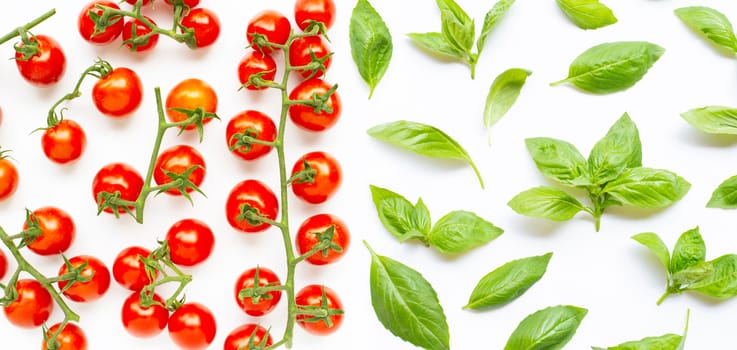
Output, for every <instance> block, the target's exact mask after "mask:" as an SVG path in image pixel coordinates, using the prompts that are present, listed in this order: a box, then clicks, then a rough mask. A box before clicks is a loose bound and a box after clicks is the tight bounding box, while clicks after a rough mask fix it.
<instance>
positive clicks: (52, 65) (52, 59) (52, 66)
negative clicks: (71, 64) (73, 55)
mask: <svg viewBox="0 0 737 350" xmlns="http://www.w3.org/2000/svg"><path fill="white" fill-rule="evenodd" d="M30 41H31V42H36V43H38V52H37V53H36V54H35V55H33V56H31V58H29V59H28V60H25V61H23V54H21V53H20V52H16V53H15V64H16V66H18V71H19V72H20V75H21V76H23V78H24V79H26V81H28V82H29V83H31V84H34V85H39V86H47V85H51V84H54V83H56V82H57V81H59V79H61V77H62V76H63V75H64V71H65V70H66V66H67V59H66V57H65V56H64V50H62V48H61V46H60V45H59V43H58V42H56V40H54V39H52V38H51V37H49V36H46V35H36V36H32V37H31V38H30ZM24 46H25V44H23V43H20V44H19V45H18V47H19V48H22V47H24Z"/></svg>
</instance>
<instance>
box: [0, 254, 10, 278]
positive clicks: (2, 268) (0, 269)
mask: <svg viewBox="0 0 737 350" xmlns="http://www.w3.org/2000/svg"><path fill="white" fill-rule="evenodd" d="M6 272H8V258H6V257H5V253H3V251H2V250H0V280H2V279H3V277H5V273H6Z"/></svg>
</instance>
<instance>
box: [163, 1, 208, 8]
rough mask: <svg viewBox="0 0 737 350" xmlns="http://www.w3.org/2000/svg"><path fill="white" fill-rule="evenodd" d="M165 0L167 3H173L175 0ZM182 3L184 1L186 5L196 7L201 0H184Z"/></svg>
mask: <svg viewBox="0 0 737 350" xmlns="http://www.w3.org/2000/svg"><path fill="white" fill-rule="evenodd" d="M165 2H166V4H167V5H172V3H173V2H174V1H172V0H166V1H165ZM182 3H184V5H186V6H189V7H195V6H197V5H199V4H200V0H183V1H182Z"/></svg>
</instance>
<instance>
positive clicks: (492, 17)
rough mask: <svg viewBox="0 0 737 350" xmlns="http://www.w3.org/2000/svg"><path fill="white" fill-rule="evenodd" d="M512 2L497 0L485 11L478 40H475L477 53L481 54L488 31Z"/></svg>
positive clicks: (512, 0)
mask: <svg viewBox="0 0 737 350" xmlns="http://www.w3.org/2000/svg"><path fill="white" fill-rule="evenodd" d="M513 4H514V0H499V2H497V3H496V4H494V7H492V8H491V10H489V12H487V13H486V16H485V17H484V26H483V27H482V28H481V33H480V34H479V38H478V40H476V52H477V53H478V54H479V55H480V54H481V51H483V50H484V44H485V43H486V38H487V37H488V36H489V33H490V32H491V30H492V29H494V26H496V24H497V22H499V20H501V19H502V17H504V14H506V13H507V10H509V8H510V7H512V5H513Z"/></svg>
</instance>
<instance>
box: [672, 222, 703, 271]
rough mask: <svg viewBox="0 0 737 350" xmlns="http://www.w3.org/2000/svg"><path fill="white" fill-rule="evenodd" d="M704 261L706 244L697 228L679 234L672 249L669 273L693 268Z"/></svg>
mask: <svg viewBox="0 0 737 350" xmlns="http://www.w3.org/2000/svg"><path fill="white" fill-rule="evenodd" d="M705 259H706V244H704V239H703V238H702V237H701V233H700V232H699V228H698V227H695V228H693V229H690V230H688V231H686V232H684V233H682V234H681V236H680V237H679V238H678V241H677V242H676V246H675V247H673V253H672V254H671V259H670V269H668V270H669V271H670V273H671V274H674V273H676V272H678V271H681V270H684V269H687V268H689V267H691V266H695V265H696V264H698V263H700V262H704V261H705Z"/></svg>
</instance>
